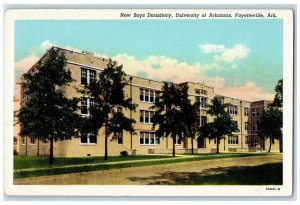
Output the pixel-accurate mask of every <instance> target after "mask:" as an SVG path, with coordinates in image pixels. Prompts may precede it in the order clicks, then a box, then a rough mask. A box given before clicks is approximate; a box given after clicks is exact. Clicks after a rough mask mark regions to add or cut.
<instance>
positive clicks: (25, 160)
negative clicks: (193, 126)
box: [14, 153, 268, 179]
mask: <svg viewBox="0 0 300 205" xmlns="http://www.w3.org/2000/svg"><path fill="white" fill-rule="evenodd" d="M263 155H268V154H266V153H255V154H253V153H236V154H219V155H216V154H205V155H195V157H193V158H180V157H178V158H176V159H171V158H172V157H170V156H155V155H154V156H153V155H147V156H134V157H131V156H128V157H124V158H123V157H110V158H109V160H108V161H104V160H103V157H84V158H62V157H60V158H55V161H54V163H55V166H53V167H52V168H49V169H42V170H31V171H18V172H15V173H14V179H21V178H29V177H38V176H48V175H58V174H69V173H78V172H88V171H96V170H108V169H121V168H129V167H141V166H151V165H158V164H169V163H179V162H191V161H201V160H209V159H219V158H222V159H224V158H236V157H249V156H263ZM158 158H166V159H165V160H161V161H142V162H139V161H136V162H135V163H125V164H102V163H103V162H112V161H114V162H117V161H120V162H121V161H124V160H126V161H127V160H132V161H133V162H134V161H135V160H141V159H158ZM47 160H48V158H46V157H26V156H15V158H14V165H15V170H18V169H24V168H45V167H48V164H47V163H48V161H47ZM91 163H99V164H97V165H84V164H91ZM72 164H73V165H78V164H82V166H80V167H66V168H62V166H64V165H72ZM20 167H21V168H20Z"/></svg>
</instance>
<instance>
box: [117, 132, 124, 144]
mask: <svg viewBox="0 0 300 205" xmlns="http://www.w3.org/2000/svg"><path fill="white" fill-rule="evenodd" d="M117 141H118V144H123V133H122V132H119V133H117Z"/></svg>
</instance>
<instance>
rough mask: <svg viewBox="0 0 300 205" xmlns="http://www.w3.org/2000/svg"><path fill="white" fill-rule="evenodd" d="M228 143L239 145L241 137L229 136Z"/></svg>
mask: <svg viewBox="0 0 300 205" xmlns="http://www.w3.org/2000/svg"><path fill="white" fill-rule="evenodd" d="M228 144H230V145H237V144H239V137H238V136H236V135H234V136H229V137H228Z"/></svg>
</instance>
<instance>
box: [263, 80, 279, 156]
mask: <svg viewBox="0 0 300 205" xmlns="http://www.w3.org/2000/svg"><path fill="white" fill-rule="evenodd" d="M275 92H276V94H275V97H274V100H273V102H272V103H271V104H270V105H269V106H268V108H267V109H266V110H264V113H263V119H262V121H261V122H260V131H259V133H260V135H261V137H263V139H268V138H269V140H270V145H269V150H268V152H270V151H271V148H272V141H273V140H274V139H278V140H279V142H280V143H279V144H280V145H279V146H280V152H282V125H283V122H282V118H283V113H282V109H281V108H282V105H283V79H280V80H278V83H277V85H276V87H275Z"/></svg>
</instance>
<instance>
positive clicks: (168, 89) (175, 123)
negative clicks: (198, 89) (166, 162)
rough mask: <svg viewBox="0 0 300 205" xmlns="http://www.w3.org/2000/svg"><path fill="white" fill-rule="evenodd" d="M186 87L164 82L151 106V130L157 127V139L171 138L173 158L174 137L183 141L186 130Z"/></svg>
mask: <svg viewBox="0 0 300 205" xmlns="http://www.w3.org/2000/svg"><path fill="white" fill-rule="evenodd" d="M187 91H188V87H187V86H186V85H177V84H174V83H172V82H164V84H163V87H162V91H161V93H160V95H159V96H158V99H157V100H156V102H155V103H154V106H152V109H154V110H155V113H154V115H153V129H154V128H155V126H156V125H158V129H157V130H156V135H157V136H158V137H169V136H170V137H171V138H172V141H173V157H175V143H176V136H178V137H179V138H180V139H183V134H184V130H185V128H186V126H185V124H184V123H185V121H184V118H183V117H184V114H185V113H184V112H183V109H182V108H183V104H184V103H185V102H187V96H188V95H187Z"/></svg>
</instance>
